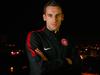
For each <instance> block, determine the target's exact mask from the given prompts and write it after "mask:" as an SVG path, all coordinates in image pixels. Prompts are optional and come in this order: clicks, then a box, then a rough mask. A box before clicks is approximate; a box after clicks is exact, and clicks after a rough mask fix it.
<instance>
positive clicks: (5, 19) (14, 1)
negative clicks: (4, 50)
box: [0, 0, 100, 41]
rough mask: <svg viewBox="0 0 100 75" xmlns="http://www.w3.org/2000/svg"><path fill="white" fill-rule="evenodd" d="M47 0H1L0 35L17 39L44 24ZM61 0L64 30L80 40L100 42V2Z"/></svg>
mask: <svg viewBox="0 0 100 75" xmlns="http://www.w3.org/2000/svg"><path fill="white" fill-rule="evenodd" d="M46 1H48V0H27V1H24V0H9V1H2V2H1V4H2V5H1V22H0V37H9V38H10V39H11V40H14V41H17V39H18V38H19V37H23V36H24V35H26V34H27V32H28V31H30V30H32V29H37V28H40V27H42V26H43V20H42V9H43V5H44V3H45V2H46ZM56 1H59V2H60V3H61V5H62V7H63V9H64V13H65V20H64V25H63V26H64V30H65V32H66V31H68V32H70V33H71V34H72V35H74V36H75V37H76V38H77V39H78V40H79V41H87V40H88V41H99V40H100V34H99V32H100V29H99V25H100V23H99V4H98V3H99V2H96V1H95V2H94V1H65V0H56Z"/></svg>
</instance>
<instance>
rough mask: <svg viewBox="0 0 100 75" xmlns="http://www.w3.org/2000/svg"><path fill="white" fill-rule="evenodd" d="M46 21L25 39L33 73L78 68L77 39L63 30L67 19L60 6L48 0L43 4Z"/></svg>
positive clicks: (61, 74) (61, 73)
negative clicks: (63, 22)
mask: <svg viewBox="0 0 100 75" xmlns="http://www.w3.org/2000/svg"><path fill="white" fill-rule="evenodd" d="M43 20H44V21H45V22H46V27H44V28H43V29H41V30H38V31H32V32H29V33H28V35H27V39H26V47H27V53H28V57H29V65H30V75H52V74H55V75H56V74H57V75H58V74H59V75H64V74H65V73H66V74H67V73H68V72H69V71H70V72H72V71H73V69H74V68H75V69H76V68H78V69H79V63H80V57H79V54H78V51H77V50H75V46H74V43H75V42H74V40H73V39H72V37H71V36H70V35H69V34H67V33H66V34H64V33H62V30H61V29H60V27H61V23H62V21H63V20H64V14H63V12H62V9H61V7H60V5H59V4H57V3H56V2H54V1H53V2H52V1H50V2H48V3H47V4H46V5H45V6H44V14H43ZM78 71H79V70H78ZM78 71H77V72H78ZM77 75H78V74H77Z"/></svg>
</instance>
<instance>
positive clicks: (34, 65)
mask: <svg viewBox="0 0 100 75" xmlns="http://www.w3.org/2000/svg"><path fill="white" fill-rule="evenodd" d="M40 44H41V43H40V39H39V37H38V36H37V33H36V32H29V33H28V35H27V38H26V52H27V56H28V59H29V70H30V71H29V72H30V75H40V73H41V58H40V57H39V56H38V55H37V54H36V53H35V51H34V50H35V49H36V48H40Z"/></svg>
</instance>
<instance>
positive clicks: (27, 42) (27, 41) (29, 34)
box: [26, 32, 36, 57]
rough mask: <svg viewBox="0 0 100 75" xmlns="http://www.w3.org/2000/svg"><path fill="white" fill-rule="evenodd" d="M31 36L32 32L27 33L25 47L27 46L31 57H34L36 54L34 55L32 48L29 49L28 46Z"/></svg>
mask: <svg viewBox="0 0 100 75" xmlns="http://www.w3.org/2000/svg"><path fill="white" fill-rule="evenodd" d="M31 35H32V32H29V33H28V36H27V39H26V45H27V48H28V50H29V51H30V52H31V55H32V57H35V56H36V53H35V51H34V50H32V47H31V44H30V37H31Z"/></svg>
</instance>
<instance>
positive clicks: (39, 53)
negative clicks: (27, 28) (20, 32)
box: [35, 48, 48, 61]
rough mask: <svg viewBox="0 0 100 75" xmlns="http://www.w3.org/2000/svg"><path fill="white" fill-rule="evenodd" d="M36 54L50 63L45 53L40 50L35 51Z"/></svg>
mask: <svg viewBox="0 0 100 75" xmlns="http://www.w3.org/2000/svg"><path fill="white" fill-rule="evenodd" d="M35 52H36V53H37V54H38V55H39V56H40V57H41V58H42V60H44V61H48V59H47V57H46V56H44V54H43V52H41V51H40V50H39V49H38V48H36V49H35Z"/></svg>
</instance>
